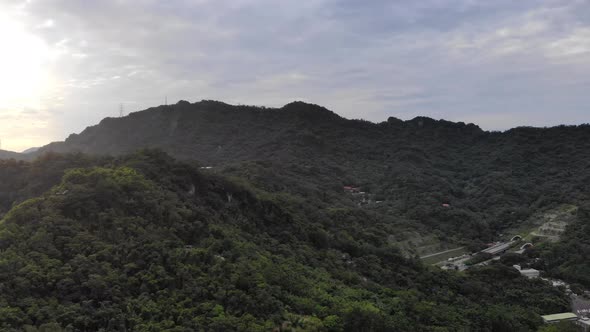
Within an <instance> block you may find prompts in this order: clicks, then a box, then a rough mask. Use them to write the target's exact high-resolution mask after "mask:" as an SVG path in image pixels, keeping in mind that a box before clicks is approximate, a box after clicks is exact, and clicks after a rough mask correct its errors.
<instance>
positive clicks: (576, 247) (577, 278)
mask: <svg viewBox="0 0 590 332" xmlns="http://www.w3.org/2000/svg"><path fill="white" fill-rule="evenodd" d="M537 251H538V252H537V254H538V255H539V256H540V257H541V258H542V265H541V268H543V269H544V270H546V271H547V273H548V275H550V276H553V277H556V278H559V279H563V280H566V281H568V282H570V283H574V284H578V285H575V286H574V288H575V289H576V290H577V291H578V293H581V290H582V289H581V287H580V286H583V287H585V288H586V289H590V260H588V257H590V207H589V206H588V205H584V206H582V207H580V208H579V209H578V221H577V222H575V223H573V224H570V225H569V226H568V227H567V228H566V231H565V233H564V234H563V235H562V237H561V240H560V241H559V242H557V243H547V244H544V245H543V246H542V247H541V248H539V249H538V250H537Z"/></svg>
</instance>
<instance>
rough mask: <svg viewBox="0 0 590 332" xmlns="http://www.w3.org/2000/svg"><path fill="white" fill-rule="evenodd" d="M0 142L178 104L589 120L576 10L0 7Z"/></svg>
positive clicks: (50, 0) (470, 2) (587, 19)
mask: <svg viewBox="0 0 590 332" xmlns="http://www.w3.org/2000/svg"><path fill="white" fill-rule="evenodd" d="M0 43H1V45H2V46H1V47H0V140H1V141H2V149H6V150H13V151H21V150H24V149H26V148H29V147H33V146H41V145H44V144H47V143H49V142H50V141H56V140H63V139H65V138H66V137H67V136H68V135H69V134H70V133H74V132H80V131H82V130H83V129H84V128H85V127H87V126H90V125H94V124H96V123H98V122H99V121H100V120H101V119H102V118H104V117H107V116H118V114H119V110H120V107H121V105H122V107H123V111H124V112H125V113H129V112H134V111H138V110H142V109H145V108H148V107H151V106H157V105H161V104H164V102H165V99H166V98H167V100H168V102H169V103H174V102H176V101H178V100H188V101H191V102H195V101H199V100H202V99H215V100H221V101H224V102H227V103H232V104H248V105H261V106H262V105H263V106H269V107H281V106H283V105H284V104H287V103H289V102H291V101H294V100H302V101H306V102H311V103H315V104H320V105H322V106H325V107H327V108H329V109H331V110H332V111H334V112H336V113H338V114H340V115H341V116H344V117H347V118H362V119H366V120H370V121H374V122H380V121H384V120H386V119H387V118H388V117H389V116H394V117H397V118H401V119H411V118H414V117H416V116H429V117H433V118H436V119H441V118H443V119H447V120H451V121H463V122H466V123H470V122H471V123H475V124H477V125H479V126H480V127H482V128H484V129H487V130H505V129H508V128H511V127H515V126H523V125H527V126H541V127H542V126H553V125H558V124H581V123H588V122H590V108H589V106H588V105H590V1H589V0H579V1H578V0H545V1H543V0H519V1H514V0H493V1H490V0H481V1H480V0H420V1H415V0H408V1H405V0H367V1H360V0H304V1H302V0H295V1H291V0H232V1H228V0H168V1H159V0H128V1H125V0H101V1H83V0H78V1H76V0H28V1H25V0H0Z"/></svg>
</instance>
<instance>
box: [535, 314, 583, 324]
mask: <svg viewBox="0 0 590 332" xmlns="http://www.w3.org/2000/svg"><path fill="white" fill-rule="evenodd" d="M541 318H543V322H544V323H545V324H553V323H559V322H575V321H577V320H578V316H577V315H576V314H574V313H573V312H564V313H561V314H553V315H545V316H541Z"/></svg>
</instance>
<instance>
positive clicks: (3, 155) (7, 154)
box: [0, 150, 25, 160]
mask: <svg viewBox="0 0 590 332" xmlns="http://www.w3.org/2000/svg"><path fill="white" fill-rule="evenodd" d="M0 159H16V160H21V159H25V157H24V156H23V155H22V154H20V153H18V152H12V151H6V150H0Z"/></svg>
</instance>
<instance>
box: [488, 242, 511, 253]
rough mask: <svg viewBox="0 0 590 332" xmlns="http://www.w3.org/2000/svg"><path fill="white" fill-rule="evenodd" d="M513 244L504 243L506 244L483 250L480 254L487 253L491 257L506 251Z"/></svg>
mask: <svg viewBox="0 0 590 332" xmlns="http://www.w3.org/2000/svg"><path fill="white" fill-rule="evenodd" d="M514 242H515V241H510V242H506V243H499V244H496V245H495V246H493V247H490V248H487V249H484V250H482V251H481V252H487V253H489V254H492V255H497V254H500V253H503V252H505V251H507V250H508V249H509V248H510V247H511V246H512V245H513V244H514Z"/></svg>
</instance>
